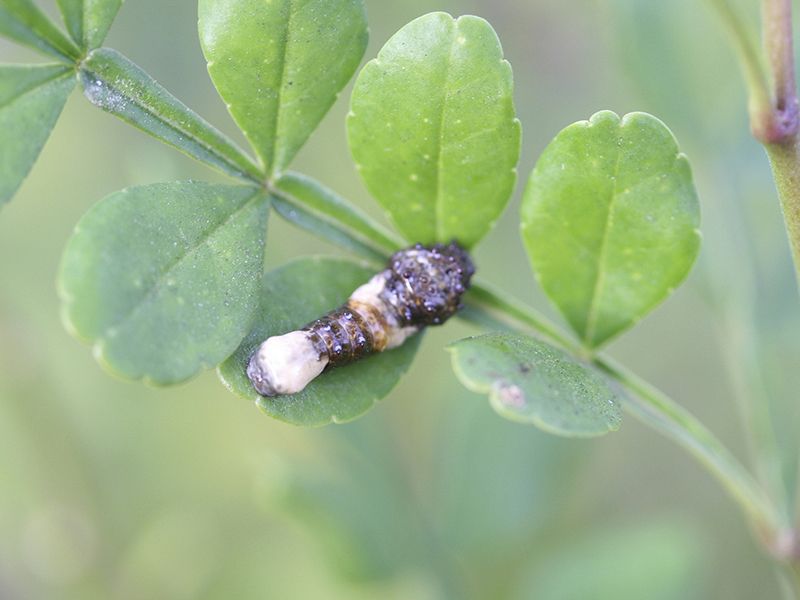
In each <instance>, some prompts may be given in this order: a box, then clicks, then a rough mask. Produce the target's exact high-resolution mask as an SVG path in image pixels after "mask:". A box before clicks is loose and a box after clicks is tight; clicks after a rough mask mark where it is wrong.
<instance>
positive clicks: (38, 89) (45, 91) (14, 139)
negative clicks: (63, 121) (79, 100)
mask: <svg viewBox="0 0 800 600" xmlns="http://www.w3.org/2000/svg"><path fill="white" fill-rule="evenodd" d="M73 87H75V77H74V76H73V72H72V70H71V69H69V68H68V67H63V66H60V65H43V66H0V205H3V204H4V203H5V202H7V201H8V200H10V199H11V197H12V196H13V195H14V193H15V192H16V191H17V189H18V188H19V186H20V184H21V183H22V181H23V180H24V179H25V176H26V175H27V174H28V172H29V171H30V170H31V167H32V166H33V163H34V162H36V157H38V156H39V152H41V150H42V146H44V143H45V142H46V141H47V138H48V137H49V136H50V132H51V131H52V130H53V126H54V125H55V124H56V120H57V119H58V115H60V114H61V109H63V108H64V104H65V103H66V101H67V97H68V96H69V93H70V92H71V91H72V88H73Z"/></svg>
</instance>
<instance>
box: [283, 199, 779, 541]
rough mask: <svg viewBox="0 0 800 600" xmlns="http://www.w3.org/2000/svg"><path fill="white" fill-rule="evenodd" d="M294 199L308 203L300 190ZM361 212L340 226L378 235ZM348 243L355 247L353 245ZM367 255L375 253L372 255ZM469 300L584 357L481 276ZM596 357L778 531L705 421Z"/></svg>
mask: <svg viewBox="0 0 800 600" xmlns="http://www.w3.org/2000/svg"><path fill="white" fill-rule="evenodd" d="M294 200H295V201H299V202H301V203H302V202H303V198H302V197H301V195H299V194H298V195H297V196H295V197H294ZM337 216H338V215H337V213H336V211H332V212H330V213H328V217H329V218H337ZM360 217H361V219H362V220H361V221H360V223H359V229H360V231H361V233H360V234H359V233H357V232H356V231H354V230H353V227H352V225H350V224H348V223H346V222H345V220H343V219H338V225H337V228H338V230H339V231H340V232H342V233H344V234H346V235H348V236H350V237H352V238H353V239H354V240H356V241H357V240H359V239H361V238H362V237H363V235H364V232H367V231H369V229H371V228H373V227H374V229H375V234H377V233H378V232H379V231H380V227H379V226H378V225H377V224H374V223H373V222H372V221H371V220H370V219H369V218H368V217H366V215H360ZM294 223H295V224H296V225H298V226H299V227H303V228H308V229H309V230H310V231H311V232H312V233H315V229H314V227H313V226H308V225H306V224H305V223H304V222H303V221H294ZM332 241H336V240H332ZM346 247H349V248H350V249H353V246H352V245H350V246H347V245H346ZM356 248H357V247H356ZM368 258H374V257H372V256H368ZM465 305H466V308H467V309H468V310H467V311H466V314H465V316H466V317H467V318H472V319H473V320H475V321H479V322H480V323H482V324H490V326H493V325H494V324H496V323H497V322H498V320H499V321H500V322H501V323H503V324H509V325H511V326H512V327H515V328H517V327H519V326H520V325H522V326H523V327H525V328H526V329H530V330H533V331H534V332H536V333H537V334H539V335H540V336H542V337H543V338H545V339H546V340H548V341H550V342H552V343H554V344H556V345H558V346H560V347H561V348H563V349H565V350H567V351H568V352H570V353H571V354H573V355H575V356H583V352H582V350H581V347H580V345H579V344H578V343H577V342H575V341H574V340H572V338H571V337H570V336H569V335H567V334H566V333H565V332H564V331H563V330H562V329H561V328H560V327H559V326H558V325H556V324H555V323H553V322H552V321H551V320H550V319H548V318H547V317H546V316H544V315H542V314H540V313H539V312H537V311H536V310H534V309H533V308H531V307H529V306H527V305H525V304H523V303H522V302H519V301H516V300H514V299H509V298H508V295H507V294H501V293H499V292H497V291H495V290H494V289H493V288H492V287H491V286H489V285H488V284H486V283H484V282H481V281H480V280H476V282H475V284H474V285H473V286H472V288H471V290H470V292H469V294H468V295H467V297H466V298H465ZM593 362H594V364H595V366H596V367H597V368H599V369H600V370H601V371H603V372H604V373H605V374H606V375H607V376H609V377H610V378H612V379H613V380H615V381H616V382H618V383H619V384H620V385H621V386H622V387H624V388H625V389H626V390H627V391H628V392H630V395H629V397H628V401H627V402H626V409H627V410H628V412H629V413H630V414H632V415H633V416H634V417H636V418H638V419H639V420H640V421H642V422H643V423H645V424H646V425H649V426H650V427H652V428H654V429H655V430H657V431H659V432H660V433H662V434H663V435H665V436H667V437H669V438H670V439H672V440H673V441H675V442H677V443H678V444H679V445H680V446H683V447H684V448H686V449H687V450H688V451H689V452H690V453H691V454H692V455H693V456H694V457H695V458H697V459H698V460H699V462H700V463H701V464H702V465H703V466H705V467H706V468H707V469H708V470H709V471H710V472H711V473H712V474H713V475H714V476H715V477H716V478H717V479H718V480H719V481H720V482H721V483H722V485H723V486H724V487H725V489H726V490H728V492H729V493H730V494H731V496H732V497H733V498H734V499H735V500H736V501H737V502H738V503H739V505H740V506H741V507H742V509H743V510H744V511H745V513H746V514H747V515H748V516H749V517H750V518H751V519H752V521H753V523H754V524H755V525H756V526H757V527H758V529H759V531H760V532H761V533H762V534H764V535H767V536H772V535H773V534H774V532H775V531H776V530H777V528H778V524H779V523H780V519H779V517H778V513H777V511H776V510H775V508H774V506H773V505H772V503H771V502H770V501H769V499H768V498H767V497H766V496H765V494H764V493H763V491H762V489H761V488H760V487H759V485H758V483H757V482H756V481H755V480H754V479H753V477H752V476H751V475H750V473H749V471H748V470H747V469H746V468H745V467H744V466H742V464H741V463H740V462H739V461H738V460H737V459H736V458H735V457H734V456H733V455H732V454H731V453H730V451H729V450H728V449H727V448H726V447H725V446H724V445H723V444H722V442H720V441H719V439H717V438H716V437H715V436H714V434H713V433H711V432H710V431H709V430H708V428H707V427H706V426H705V425H703V424H702V423H701V422H700V421H698V420H697V418H696V417H694V416H693V415H692V414H691V413H689V412H688V411H687V410H686V409H684V408H683V407H681V406H680V405H679V404H677V403H676V402H675V401H674V400H672V399H671V398H669V396H667V395H666V394H664V393H663V392H661V391H659V390H658V389H656V388H655V387H653V386H652V385H650V384H649V383H647V382H645V381H644V380H643V379H641V378H640V377H638V376H637V375H635V374H633V373H631V372H630V371H628V370H626V369H625V368H624V367H621V366H619V365H617V364H615V363H614V362H613V361H612V360H611V359H610V358H607V357H605V356H603V355H596V356H595V357H594V361H593Z"/></svg>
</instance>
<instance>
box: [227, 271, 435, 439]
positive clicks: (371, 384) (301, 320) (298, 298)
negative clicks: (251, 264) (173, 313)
mask: <svg viewBox="0 0 800 600" xmlns="http://www.w3.org/2000/svg"><path fill="white" fill-rule="evenodd" d="M372 275H374V272H373V271H372V270H371V269H368V268H366V267H363V266H361V265H358V264H356V263H353V262H350V261H347V260H342V259H333V258H304V259H300V260H297V261H294V262H291V263H289V264H288V265H286V266H284V267H282V268H280V269H277V270H275V271H272V272H271V273H267V275H266V276H265V277H264V283H263V288H262V294H261V298H262V302H261V309H260V312H259V315H258V318H257V320H256V325H255V327H254V328H253V330H252V331H251V332H250V334H249V335H248V336H247V338H245V340H244V341H243V342H242V345H241V346H240V347H239V349H238V350H237V351H236V353H235V354H234V355H233V356H231V357H230V358H229V359H228V360H226V361H225V362H224V363H222V365H220V368H219V375H220V378H221V379H222V381H223V382H224V383H225V385H226V386H228V388H230V389H231V390H232V391H233V392H235V393H236V394H238V395H239V396H241V397H243V398H247V399H249V400H254V401H255V402H256V403H257V404H258V405H259V406H260V407H261V408H262V409H263V410H264V412H266V413H267V414H268V415H270V416H271V417H274V418H276V419H279V420H281V421H286V422H287V423H292V424H293V425H304V426H307V427H313V426H319V425H327V424H329V423H343V422H345V421H352V420H353V419H355V418H356V417H358V416H360V415H362V414H363V413H365V412H366V411H367V410H369V409H370V408H372V406H373V405H374V404H375V403H376V402H377V401H378V400H381V399H383V398H384V397H385V396H386V395H387V394H388V393H389V392H390V391H391V390H392V388H393V387H394V386H395V384H396V383H397V382H398V380H399V379H400V377H401V376H402V375H403V374H404V373H405V372H406V371H407V370H408V367H409V366H410V365H411V361H412V360H413V358H414V354H415V353H416V351H417V346H418V345H419V341H420V338H421V336H420V335H416V336H413V337H412V338H411V339H409V340H408V341H407V342H406V343H405V344H403V345H402V346H400V347H399V348H395V349H394V350H389V351H388V352H382V353H380V354H376V355H373V356H369V357H367V358H364V359H362V360H360V361H358V362H356V363H353V364H350V365H346V366H343V367H339V368H336V369H331V370H329V371H326V372H324V373H323V374H322V375H320V376H319V377H317V379H315V380H314V381H312V382H311V383H310V384H309V385H308V387H306V389H304V390H303V391H302V392H300V393H298V394H293V395H291V396H278V397H275V398H263V397H261V396H259V395H258V393H256V391H255V390H254V389H253V385H252V384H251V383H250V380H249V379H248V378H247V374H246V373H245V369H246V367H247V362H248V361H249V359H250V356H251V355H252V354H253V352H254V351H255V349H256V348H257V347H258V346H259V344H261V342H263V341H264V340H266V339H267V338H268V337H270V336H272V335H280V334H283V333H287V332H289V331H294V330H295V329H298V328H300V327H302V326H303V325H305V324H306V323H309V322H311V321H313V320H314V319H316V318H317V317H319V316H321V315H323V314H325V313H327V312H328V311H330V310H332V309H334V308H336V307H338V306H340V305H341V304H343V303H344V302H345V301H346V300H347V298H348V297H349V296H350V293H351V292H352V291H353V290H355V289H356V288H357V287H358V286H360V285H361V284H363V283H365V282H366V281H368V280H369V278H370V277H371V276H372Z"/></svg>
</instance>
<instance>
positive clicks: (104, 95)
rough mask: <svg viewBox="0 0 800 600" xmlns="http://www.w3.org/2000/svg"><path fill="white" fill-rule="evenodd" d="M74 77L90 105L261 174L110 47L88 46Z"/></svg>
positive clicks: (223, 164)
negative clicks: (78, 78)
mask: <svg viewBox="0 0 800 600" xmlns="http://www.w3.org/2000/svg"><path fill="white" fill-rule="evenodd" d="M79 77H80V81H81V84H82V86H83V93H84V95H85V96H86V98H88V99H89V101H90V102H91V103H92V104H94V105H95V106H98V107H100V108H102V109H103V110H105V111H107V112H110V113H111V114H113V115H115V116H117V117H119V118H120V119H122V120H123V121H125V122H127V123H130V124H131V125H134V126H136V127H138V128H139V129H141V130H142V131H144V132H146V133H148V134H150V135H152V136H153V137H155V138H157V139H159V140H161V141H162V142H164V143H165V144H168V145H170V146H173V147H174V148H177V149H178V150H180V151H181V152H183V153H184V154H187V155H189V156H191V157H192V158H195V159H197V160H199V161H201V162H204V163H206V164H207V165H210V166H212V167H214V168H215V169H218V170H220V171H222V172H223V173H227V174H228V175H231V176H233V177H238V178H243V179H250V180H253V181H260V180H262V179H263V177H262V175H261V173H260V172H259V170H258V168H257V167H256V166H255V165H254V164H253V163H252V161H251V160H250V159H249V158H248V157H247V156H246V155H245V154H244V153H243V152H242V151H241V150H240V149H239V148H237V147H236V145H235V144H234V143H233V142H232V141H231V140H229V139H228V138H227V137H226V136H225V135H223V134H222V133H220V132H219V131H218V130H217V129H215V128H214V126H213V125H211V124H210V123H208V122H207V121H206V120H204V119H203V118H202V117H201V116H200V115H198V114H197V113H195V112H194V111H193V110H191V109H190V108H188V107H187V106H186V105H185V104H183V103H182V102H181V101H180V100H178V99H177V98H175V96H173V95H172V94H170V93H169V92H168V91H167V90H166V89H164V88H163V87H162V86H161V85H159V84H158V83H157V82H156V81H155V80H154V79H153V78H152V77H150V76H149V75H148V74H147V73H145V72H144V71H143V70H142V69H141V68H139V67H138V66H137V65H135V64H134V63H132V62H131V61H130V60H128V59H127V58H125V57H124V56H123V55H122V54H120V53H119V52H117V51H116V50H111V49H110V48H100V49H98V50H94V51H92V52H91V53H90V54H89V56H88V57H87V58H86V60H84V61H83V62H82V63H81V68H80V72H79Z"/></svg>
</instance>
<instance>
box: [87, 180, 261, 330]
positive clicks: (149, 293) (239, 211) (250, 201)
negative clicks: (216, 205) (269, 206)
mask: <svg viewBox="0 0 800 600" xmlns="http://www.w3.org/2000/svg"><path fill="white" fill-rule="evenodd" d="M259 199H261V200H266V196H265V195H264V194H262V193H261V191H260V190H254V191H253V195H252V196H251V197H250V198H249V199H248V200H247V201H245V202H244V203H243V204H242V205H241V206H240V207H239V208H237V209H236V210H234V211H233V212H232V213H231V214H229V215H228V216H227V217H225V219H223V220H222V221H221V222H220V223H218V224H217V225H215V226H214V227H212V228H211V229H209V230H208V231H206V232H205V233H203V235H202V236H201V237H200V238H199V239H198V240H197V241H196V243H195V244H194V245H193V246H192V247H191V248H189V250H188V251H187V252H185V253H184V254H182V255H181V256H179V257H178V258H177V260H173V261H172V262H171V263H170V264H169V265H168V266H167V267H166V268H165V269H164V270H163V271H162V272H161V273H160V274H159V275H158V277H157V278H156V280H155V281H154V282H153V284H152V285H151V286H150V288H149V289H148V290H147V291H146V292H145V293H144V294H143V295H142V298H141V301H140V302H138V303H137V304H136V305H134V306H133V307H132V308H130V309H129V310H128V311H127V312H126V313H125V314H124V315H123V316H122V317H120V318H119V319H117V320H116V321H114V322H113V323H112V324H110V325H108V326H107V327H105V328H104V329H103V332H102V333H101V334H100V335H98V336H97V340H98V342H99V343H101V344H103V343H104V342H105V341H106V340H107V339H108V338H109V335H110V332H111V331H112V330H114V329H119V328H120V327H121V326H122V325H123V324H124V323H126V322H127V321H128V320H130V319H131V318H132V317H133V316H134V315H135V314H136V313H137V312H138V311H139V310H140V309H141V308H142V307H143V306H145V305H146V304H148V303H149V302H150V301H151V300H152V297H153V296H154V295H155V294H156V291H157V290H158V289H159V288H160V287H161V286H162V284H163V283H164V280H165V279H166V278H167V276H168V275H169V274H170V273H172V272H173V271H174V270H175V269H177V268H178V267H179V266H180V265H181V264H183V262H184V261H186V260H187V259H188V258H189V257H191V256H193V255H194V254H195V253H196V252H197V251H199V249H200V248H201V247H203V246H204V245H205V243H206V242H207V241H208V240H209V239H211V238H212V237H213V236H214V235H215V234H216V233H217V232H218V231H220V230H221V229H223V228H224V227H226V226H227V225H228V224H229V223H230V222H231V221H232V220H233V219H234V218H236V217H237V216H238V215H240V214H242V213H243V212H244V211H245V210H246V209H248V208H249V207H250V206H251V205H253V204H255V203H256V201H257V200H259Z"/></svg>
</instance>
